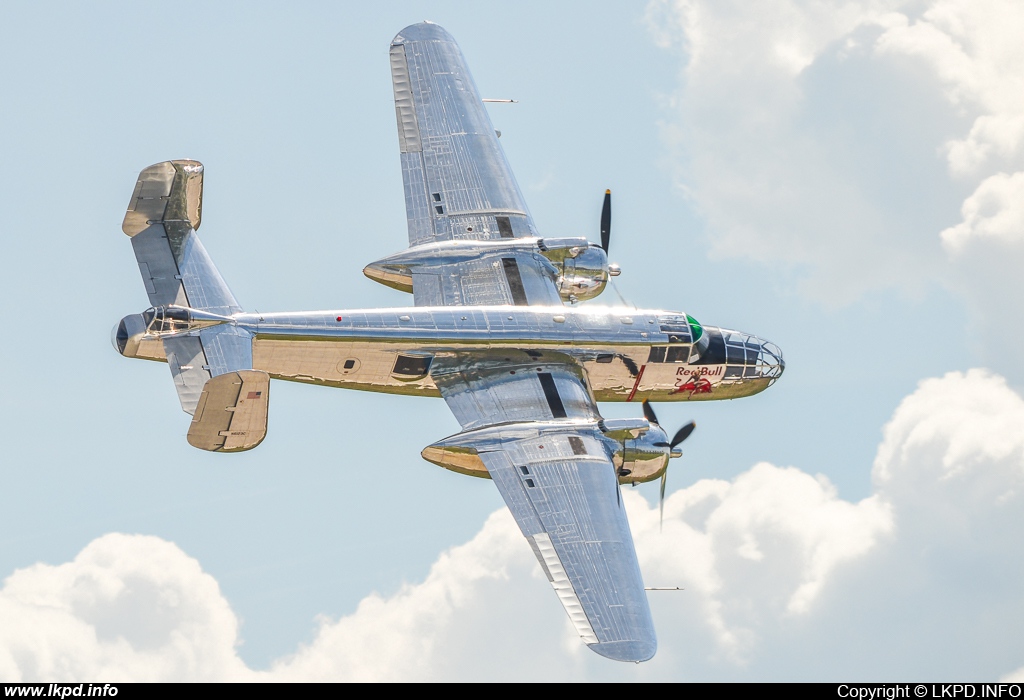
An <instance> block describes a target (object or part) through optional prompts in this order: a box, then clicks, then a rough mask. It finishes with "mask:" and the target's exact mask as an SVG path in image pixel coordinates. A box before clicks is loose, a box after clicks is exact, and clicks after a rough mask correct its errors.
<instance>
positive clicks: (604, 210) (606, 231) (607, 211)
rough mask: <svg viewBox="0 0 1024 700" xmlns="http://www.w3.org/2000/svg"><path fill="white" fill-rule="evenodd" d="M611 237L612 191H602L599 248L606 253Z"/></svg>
mask: <svg viewBox="0 0 1024 700" xmlns="http://www.w3.org/2000/svg"><path fill="white" fill-rule="evenodd" d="M611 237H612V191H611V190H605V191H604V206H602V207H601V247H602V248H604V252H605V253H607V252H608V244H609V243H610V242H611Z"/></svg>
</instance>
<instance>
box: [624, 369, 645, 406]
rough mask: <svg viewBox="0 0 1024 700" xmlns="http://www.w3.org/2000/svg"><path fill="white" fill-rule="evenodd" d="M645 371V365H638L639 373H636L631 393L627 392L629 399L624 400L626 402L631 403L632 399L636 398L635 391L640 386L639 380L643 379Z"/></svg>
mask: <svg viewBox="0 0 1024 700" xmlns="http://www.w3.org/2000/svg"><path fill="white" fill-rule="evenodd" d="M645 369H647V365H640V371H639V372H637V373H636V382H634V384H633V391H631V392H629V397H628V398H626V401H632V400H633V397H634V396H636V390H637V387H639V386H640V380H641V379H643V377H644V370H645Z"/></svg>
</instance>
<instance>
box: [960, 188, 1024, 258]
mask: <svg viewBox="0 0 1024 700" xmlns="http://www.w3.org/2000/svg"><path fill="white" fill-rule="evenodd" d="M960 211H961V214H963V221H962V222H960V223H959V224H957V225H956V226H953V227H950V228H947V229H946V230H944V231H943V232H942V243H943V245H945V246H946V249H947V250H948V251H949V252H950V253H952V254H954V255H955V254H956V253H959V252H960V251H962V250H963V249H964V247H965V246H967V245H968V244H969V243H970V242H971V240H972V239H979V238H981V239H991V240H992V242H997V241H998V242H1003V243H1022V242H1024V172H1019V173H1014V174H1013V175H1007V174H1006V173H999V174H997V175H993V176H991V177H989V178H986V179H985V180H984V181H982V183H981V184H980V185H978V189H976V190H975V191H974V194H972V195H971V196H970V197H968V198H967V199H966V200H965V201H964V204H963V207H962V208H961V210H960Z"/></svg>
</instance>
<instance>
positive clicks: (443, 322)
mask: <svg viewBox="0 0 1024 700" xmlns="http://www.w3.org/2000/svg"><path fill="white" fill-rule="evenodd" d="M685 319H686V317H685V316H684V315H683V314H680V313H676V312H667V311H656V310H655V311H652V310H639V309H629V308H624V307H603V306H577V307H565V306H557V307H555V306H553V307H517V306H493V307H456V308H452V307H410V308H389V309H350V310H338V311H310V312H298V313H273V314H251V313H240V314H235V315H234V316H232V317H231V320H230V323H233V324H235V325H237V326H238V327H240V328H244V329H245V330H247V331H249V332H250V333H252V334H253V368H254V369H258V370H263V371H266V372H268V373H269V374H270V375H271V376H272V377H273V378H275V379H284V380H288V381H296V382H305V383H310V384H323V385H326V386H333V387H340V388H348V389H360V390H365V391H378V392H384V393H391V394H405V395H419V396H439V395H440V393H439V392H438V389H437V387H436V386H435V384H434V381H433V379H432V378H431V376H430V374H429V371H426V372H424V373H422V374H417V372H416V371H415V370H412V371H410V370H409V369H408V366H409V365H410V364H412V365H415V364H416V362H417V361H420V360H421V359H422V360H423V361H425V363H426V364H424V363H423V362H421V363H420V364H421V366H424V367H428V366H429V361H430V359H432V358H434V357H439V356H440V357H443V356H450V355H454V354H459V355H460V356H461V358H462V361H464V362H467V364H466V367H465V371H467V372H470V373H471V372H472V371H473V367H472V356H473V354H474V353H483V352H487V354H488V355H489V356H493V352H492V351H496V350H501V349H508V350H519V351H525V352H529V353H535V354H542V353H559V354H562V355H567V356H569V357H571V358H573V359H574V360H576V361H577V362H579V363H580V364H581V365H582V366H583V367H584V368H585V370H586V374H587V378H588V381H589V384H590V390H591V391H592V392H593V395H594V398H595V399H596V400H598V401H640V400H643V399H650V400H654V401H689V400H714V399H731V398H738V397H741V396H750V395H752V394H756V393H758V392H760V391H763V390H764V389H765V388H767V387H768V386H770V385H771V384H772V383H773V382H774V381H775V379H777V378H778V377H779V376H780V375H781V373H782V369H783V364H782V360H781V353H780V352H779V351H778V349H777V348H775V346H773V345H771V344H770V343H766V342H765V341H762V340H760V339H758V338H756V337H753V336H749V335H745V334H739V333H736V332H733V331H728V330H722V329H718V328H714V327H707V328H706V332H707V333H709V334H712V335H715V334H717V335H718V337H720V338H721V342H720V343H719V344H720V345H722V346H723V347H726V345H727V347H728V349H729V353H728V354H726V353H725V352H724V351H723V352H720V353H718V354H717V355H715V354H714V353H707V352H705V353H704V356H703V357H702V358H699V359H695V358H693V357H692V354H691V352H690V348H691V337H690V336H685V335H683V336H680V335H679V334H678V332H677V333H672V332H669V331H666V330H664V329H665V328H670V329H672V328H674V329H678V328H679V327H680V325H684V326H685V323H686V320H685ZM162 337H163V336H162V335H153V334H147V335H146V336H144V337H142V338H140V343H139V347H138V350H137V351H136V353H135V355H136V357H144V358H147V359H154V360H163V359H165V358H164V354H163V349H162V346H161V343H160V339H161V338H162ZM652 348H654V350H652ZM659 349H660V350H659ZM665 349H669V352H668V359H667V360H666V353H665ZM744 349H745V352H744ZM403 358H404V359H403ZM403 366H405V370H404V371H402V368H403Z"/></svg>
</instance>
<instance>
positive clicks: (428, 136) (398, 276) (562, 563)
mask: <svg viewBox="0 0 1024 700" xmlns="http://www.w3.org/2000/svg"><path fill="white" fill-rule="evenodd" d="M389 55H390V62H391V73H392V80H393V87H394V96H395V111H396V117H397V122H398V136H399V150H400V152H401V163H402V179H403V183H404V187H405V202H406V215H407V223H408V240H409V246H410V247H409V248H408V249H407V250H405V251H402V252H399V253H396V254H394V255H390V256H388V257H385V258H382V259H380V260H378V261H376V262H374V263H371V264H370V265H367V266H366V268H365V269H364V271H363V272H364V274H365V275H366V276H367V277H369V278H370V279H372V280H374V281H377V282H380V283H382V284H385V285H387V286H389V287H393V288H395V289H399V290H402V291H405V292H411V293H412V295H413V300H412V301H413V305H412V306H408V307H402V308H388V309H342V310H328V311H301V312H290V313H271V314H267V313H262V314H256V313H245V312H243V311H242V308H241V306H239V304H238V303H237V302H236V300H235V298H234V296H233V295H232V294H231V292H230V290H229V289H228V287H227V284H226V283H225V282H224V280H223V279H222V278H221V276H220V273H219V272H218V271H217V269H216V267H215V266H214V264H213V262H212V260H211V259H210V258H209V256H208V255H207V253H206V250H205V249H204V248H203V246H202V244H201V243H200V241H199V238H198V236H197V234H196V233H195V229H197V228H198V227H199V224H200V221H201V214H202V184H203V166H202V164H200V163H198V162H197V161H191V160H178V161H167V162H164V163H158V164H156V165H152V166H150V167H148V168H146V169H144V170H143V171H142V172H141V173H140V175H139V179H138V182H137V183H136V187H135V191H134V192H133V194H132V198H131V201H130V203H129V207H128V212H127V213H126V215H125V218H124V222H123V224H122V229H123V231H124V232H125V233H126V234H127V235H128V236H129V237H130V238H131V240H132V246H133V248H134V250H135V254H136V258H137V261H138V264H139V271H140V273H141V276H142V280H143V283H144V285H145V288H146V293H147V295H148V297H149V303H150V308H149V309H148V310H147V311H145V312H143V313H139V314H132V315H129V316H126V317H124V318H123V319H122V320H121V321H120V323H119V324H118V325H117V326H116V327H115V328H114V330H113V332H112V334H111V341H112V344H113V345H114V348H115V349H116V350H117V351H118V352H119V353H120V354H122V355H124V356H125V357H133V358H139V359H147V360H153V361H161V362H166V363H167V364H168V365H169V367H170V370H171V375H172V379H173V381H174V385H175V390H176V391H177V393H178V398H179V401H180V403H181V406H182V409H183V410H184V411H186V412H187V413H190V414H192V415H193V419H192V423H191V427H190V428H189V431H188V441H189V443H190V444H191V445H193V446H195V447H198V448H200V449H203V450H207V451H210V452H241V451H245V450H249V449H253V448H254V447H256V446H257V445H259V444H260V442H262V440H263V439H264V438H265V436H266V434H267V418H268V415H269V413H268V404H269V396H270V391H269V389H270V380H271V378H273V379H280V380H285V381H294V382H303V383H307V384H319V385H323V386H331V387H339V388H347V389H358V390H362V391H376V392H383V393H390V394H404V395H411V396H434V397H441V398H443V399H444V401H445V403H446V404H447V406H448V408H449V409H450V410H451V411H452V413H453V415H454V416H455V418H456V419H457V420H458V421H459V424H460V425H461V427H462V430H461V432H459V433H457V434H455V435H451V436H449V437H447V438H444V439H442V440H439V441H437V442H435V443H433V444H432V445H429V446H428V447H426V448H424V449H423V452H422V456H423V457H424V459H426V460H428V461H430V462H433V463H434V464H438V465H440V466H442V467H444V468H446V469H449V470H452V471H455V472H458V473H462V474H468V475H472V476H477V477H483V478H490V479H491V480H492V481H493V483H494V485H495V487H496V488H497V489H498V491H499V493H500V494H501V496H502V498H503V500H504V501H505V503H506V505H507V506H508V508H509V510H510V512H511V513H512V515H513V517H514V518H515V520H516V523H517V524H518V526H519V528H520V530H521V531H522V533H523V536H524V537H525V538H526V540H527V542H528V543H529V544H530V547H531V548H532V549H533V551H534V553H535V555H536V556H537V560H538V563H539V565H540V567H541V569H542V570H543V572H544V574H545V576H546V577H547V579H548V581H549V582H550V583H551V585H552V587H553V589H554V591H555V593H556V595H557V596H558V598H559V600H560V601H561V603H562V605H563V607H564V608H565V610H566V613H567V614H568V616H569V619H570V621H571V622H572V624H573V626H574V628H575V629H576V631H577V633H578V634H579V636H580V639H581V640H582V641H583V643H585V644H586V645H587V646H588V647H589V648H590V649H592V650H593V651H594V652H596V653H597V654H600V655H602V656H605V657H607V658H610V659H615V660H619V661H631V662H639V661H645V660H647V659H650V658H651V657H652V656H653V655H654V653H655V651H656V649H657V640H656V635H655V632H654V623H653V620H652V618H651V613H650V608H649V606H648V603H647V598H646V593H645V586H644V582H643V577H642V575H641V572H640V568H639V563H638V560H637V556H636V552H635V550H634V547H633V540H632V535H631V534H630V529H629V523H628V520H627V518H626V513H625V508H624V506H623V503H622V498H621V493H620V491H619V485H620V484H624V483H633V484H636V483H639V482H647V481H652V480H654V479H657V478H659V477H664V475H665V474H666V469H667V466H668V463H669V460H670V459H671V458H673V457H678V456H680V454H681V452H680V451H679V450H675V449H673V445H672V443H671V442H670V441H669V437H668V435H667V434H666V432H665V430H664V429H663V428H662V427H661V426H660V425H658V423H657V418H656V416H655V414H654V411H653V409H651V407H650V406H649V405H646V404H645V405H644V406H643V415H644V416H645V417H642V418H641V417H637V418H629V419H605V418H604V417H603V416H602V415H601V413H600V411H599V409H598V402H599V401H619V402H635V403H640V402H642V401H652V402H658V401H713V400H719V399H734V398H740V397H745V396H752V395H754V394H757V393H760V392H762V391H764V390H765V389H767V388H768V387H769V386H771V385H772V384H773V383H774V382H775V381H777V380H778V378H779V377H780V376H781V375H782V373H783V371H784V369H785V363H784V361H783V359H782V352H781V351H780V350H779V348H778V347H776V346H775V345H773V344H772V343H769V342H767V341H765V340H762V339H760V338H757V337H755V336H752V335H749V334H745V333H740V332H737V331H732V330H728V329H724V328H718V327H715V326H703V325H701V324H700V323H699V322H697V320H696V319H694V318H693V317H691V316H688V315H686V314H683V313H679V312H674V311H662V310H657V309H652V310H643V309H634V308H625V307H615V306H597V305H587V304H578V303H576V302H580V301H584V300H588V299H593V298H594V297H596V296H598V295H599V294H601V292H602V291H603V290H604V289H605V288H606V286H607V283H608V279H609V277H612V276H615V275H617V274H619V268H618V266H617V265H613V264H609V263H608V256H607V247H608V239H609V237H610V231H611V229H610V226H611V221H610V216H611V209H610V193H606V199H605V212H604V213H603V214H602V226H601V228H602V234H601V238H602V244H601V245H596V244H593V243H590V242H589V241H588V240H587V239H586V238H583V237H573V238H564V237H546V238H545V237H542V236H541V235H540V234H539V232H538V230H537V227H536V225H535V224H534V221H533V219H532V217H531V216H530V214H529V212H528V210H527V208H526V203H525V201H524V200H523V197H522V193H521V192H520V190H519V188H518V185H517V184H516V182H515V179H514V177H513V176H512V170H511V168H510V167H509V164H508V162H507V161H506V159H505V156H504V153H503V152H502V149H501V146H500V145H499V144H498V140H497V136H496V134H495V131H494V127H493V125H492V124H491V122H490V118H489V117H488V115H487V111H486V108H485V107H484V105H483V102H482V101H481V99H480V96H479V94H478V92H477V89H476V85H475V83H474V82H473V79H472V76H471V75H470V73H469V69H468V66H467V64H466V61H465V58H464V57H463V56H462V52H461V51H460V50H459V48H458V45H457V44H456V43H455V40H454V39H453V38H452V37H451V35H450V34H448V32H446V31H445V30H444V29H443V28H441V27H438V26H437V25H435V24H431V23H429V22H423V23H420V24H415V25H412V26H410V27H406V28H405V29H403V30H402V31H401V32H400V33H399V35H398V36H396V37H395V38H394V40H393V41H392V43H391V49H390V54H389ZM637 408H638V411H637V412H638V413H640V406H638V407H637ZM685 430H687V431H688V430H692V427H690V428H685ZM682 434H683V429H681V430H680V432H679V433H677V437H676V438H673V441H674V442H675V444H679V443H680V442H681V441H682V440H683V439H684V438H685V435H683V437H678V436H679V435H682ZM686 434H688V432H687V433H686ZM664 483H665V482H664V479H663V480H662V490H663V493H662V495H664Z"/></svg>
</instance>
